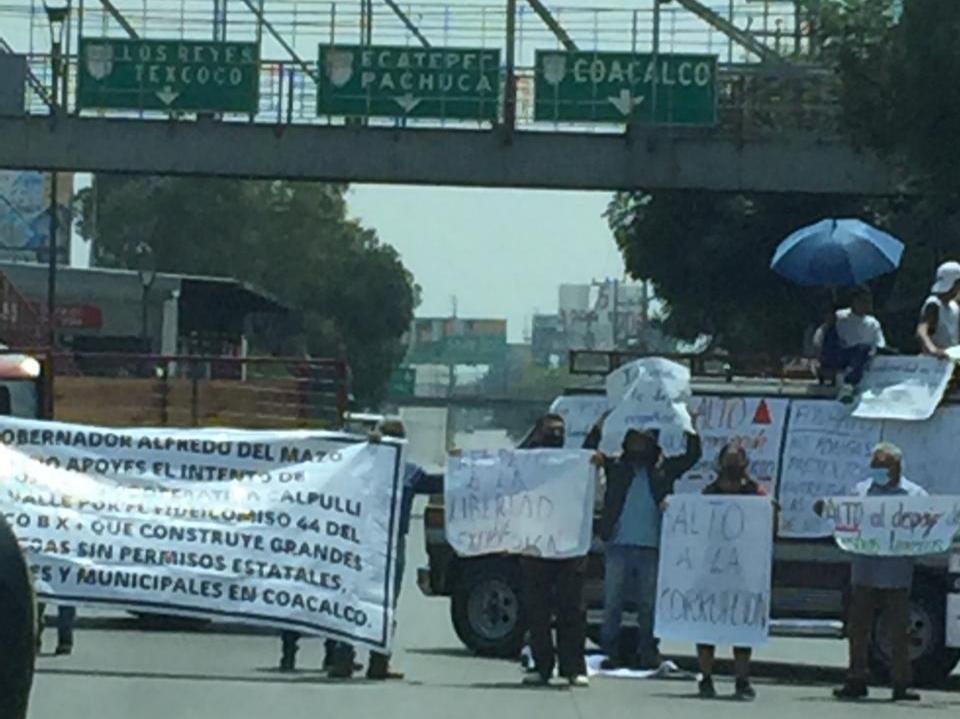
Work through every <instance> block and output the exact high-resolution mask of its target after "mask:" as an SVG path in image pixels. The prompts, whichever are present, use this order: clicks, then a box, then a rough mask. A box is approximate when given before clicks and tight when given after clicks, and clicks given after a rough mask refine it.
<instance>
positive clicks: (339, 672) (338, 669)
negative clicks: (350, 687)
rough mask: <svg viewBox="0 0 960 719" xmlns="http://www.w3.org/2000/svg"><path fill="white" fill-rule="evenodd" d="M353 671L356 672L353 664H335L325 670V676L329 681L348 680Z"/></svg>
mask: <svg viewBox="0 0 960 719" xmlns="http://www.w3.org/2000/svg"><path fill="white" fill-rule="evenodd" d="M361 668H362V667H361ZM354 671H356V665H355V664H354V663H353V662H350V663H348V664H342V663H339V662H337V663H336V664H334V665H333V666H332V667H330V668H329V669H328V670H327V676H328V677H330V678H331V679H350V678H351V677H353V672H354Z"/></svg>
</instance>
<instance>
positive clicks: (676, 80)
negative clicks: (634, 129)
mask: <svg viewBox="0 0 960 719" xmlns="http://www.w3.org/2000/svg"><path fill="white" fill-rule="evenodd" d="M535 64H536V81H535V83H534V117H535V119H536V120H537V121H539V122H544V121H549V122H615V123H628V122H639V123H656V124H670V125H712V124H714V123H715V122H716V117H717V58H716V56H714V55H659V56H656V57H654V56H653V55H651V54H634V53H620V52H563V51H538V52H537V53H536V61H535Z"/></svg>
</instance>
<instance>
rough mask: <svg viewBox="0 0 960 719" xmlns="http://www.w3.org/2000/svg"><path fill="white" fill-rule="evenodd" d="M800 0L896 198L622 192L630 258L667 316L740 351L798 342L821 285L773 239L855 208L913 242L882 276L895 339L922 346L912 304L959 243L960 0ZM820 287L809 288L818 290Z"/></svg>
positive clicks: (847, 119)
mask: <svg viewBox="0 0 960 719" xmlns="http://www.w3.org/2000/svg"><path fill="white" fill-rule="evenodd" d="M894 4H895V3H894V0H801V5H802V10H803V11H804V12H805V14H806V17H807V19H808V20H809V21H810V24H811V28H812V38H813V46H814V47H813V49H812V52H813V55H814V59H815V60H817V61H819V62H821V63H824V64H827V65H829V66H832V67H834V68H836V70H837V73H838V77H839V80H840V101H841V105H842V130H843V131H844V132H845V134H846V136H847V139H849V140H850V141H852V142H853V143H854V144H855V145H859V146H867V147H870V148H871V149H873V150H875V151H878V152H879V153H880V154H881V155H882V156H883V157H884V158H885V159H886V161H887V162H888V163H890V164H891V166H893V167H894V168H895V169H896V170H898V171H899V176H900V177H901V178H902V180H903V185H904V188H905V190H909V192H906V193H905V194H904V196H903V197H895V198H873V199H868V198H835V197H833V198H831V197H815V196H795V195H782V196H776V195H720V194H712V193H706V192H689V193H669V192H656V193H651V192H644V191H638V192H634V193H621V194H619V195H617V196H616V197H615V198H614V200H613V201H612V202H611V204H610V208H609V212H608V219H609V221H610V226H611V228H612V229H613V231H614V235H615V238H616V241H617V244H618V246H619V248H620V250H621V252H622V253H623V257H624V262H625V264H626V267H627V270H628V271H629V272H630V273H631V274H632V275H633V276H635V277H638V278H645V279H650V280H652V281H653V283H654V285H655V287H656V289H657V292H658V294H659V296H660V297H661V298H663V299H664V300H665V301H666V302H667V305H668V316H667V318H666V323H665V324H666V328H667V329H668V330H669V331H670V332H672V333H674V334H676V335H677V336H679V337H682V338H685V339H692V338H693V337H694V336H695V335H696V334H698V333H699V332H706V333H708V334H710V335H711V336H712V338H713V340H714V344H715V345H721V346H724V347H725V348H727V349H730V350H732V351H737V352H750V351H759V350H768V351H771V352H772V353H774V354H778V353H779V354H789V353H792V352H794V351H796V350H797V349H799V346H800V340H801V337H802V336H803V329H804V328H805V327H807V326H809V325H810V324H811V323H814V322H816V321H818V320H819V319H820V315H821V313H822V312H823V309H824V305H825V299H826V298H824V297H823V296H822V295H820V296H819V297H818V295H817V293H814V292H812V291H810V290H804V289H802V288H796V287H792V286H790V285H789V284H788V283H786V282H785V281H783V280H781V279H780V278H778V277H777V276H776V275H775V274H773V273H772V272H770V270H769V267H768V263H769V260H770V257H771V256H772V253H773V251H774V248H775V247H776V245H777V243H778V242H779V241H780V240H781V239H783V238H784V237H786V236H787V235H788V234H789V233H790V232H791V231H793V230H795V229H797V228H798V227H801V226H803V225H805V224H808V223H810V222H814V221H816V220H818V219H821V218H823V217H838V216H854V217H860V218H861V219H864V220H866V221H867V222H871V223H873V224H875V225H877V226H879V227H882V228H884V229H887V230H888V231H890V232H891V233H892V234H894V235H895V236H897V237H900V238H901V239H903V240H904V242H905V243H906V245H907V249H906V252H905V254H904V260H903V265H902V267H901V269H900V271H899V272H898V273H897V274H896V275H892V276H888V277H886V278H883V279H882V280H880V281H879V282H877V283H875V285H876V286H875V290H878V294H879V299H880V300H881V302H880V303H879V304H880V310H881V312H880V314H881V318H882V319H883V320H884V323H885V325H886V326H887V329H888V335H889V336H890V337H891V338H892V340H893V342H894V344H895V345H896V346H898V347H900V348H901V349H903V350H907V351H909V350H913V349H914V348H915V345H914V342H913V330H914V327H915V322H916V316H917V314H916V313H917V311H918V308H919V306H920V302H921V300H922V298H923V296H924V295H925V294H926V292H927V291H928V289H929V284H930V280H931V278H932V275H933V270H934V268H935V267H936V265H937V264H938V263H939V262H940V261H942V260H943V259H945V258H948V257H949V258H956V257H958V256H960V213H958V211H960V142H958V141H957V140H955V138H954V135H955V134H956V133H955V132H954V131H953V126H954V125H955V118H956V117H958V116H960V87H958V86H957V84H956V83H953V82H951V81H950V78H952V77H957V76H960V2H942V0H906V4H905V7H904V13H903V16H902V18H901V19H900V20H899V22H897V18H896V16H895V13H894V12H893V7H894ZM812 300H813V301H812Z"/></svg>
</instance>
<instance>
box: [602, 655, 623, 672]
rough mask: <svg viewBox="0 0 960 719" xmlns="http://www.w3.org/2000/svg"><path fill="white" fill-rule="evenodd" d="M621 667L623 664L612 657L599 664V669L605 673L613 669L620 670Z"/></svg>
mask: <svg viewBox="0 0 960 719" xmlns="http://www.w3.org/2000/svg"><path fill="white" fill-rule="evenodd" d="M622 667H623V664H622V663H621V662H620V660H619V659H616V658H614V657H608V658H607V659H604V660H603V661H602V662H600V668H601V669H603V670H605V671H613V670H614V669H620V668H622Z"/></svg>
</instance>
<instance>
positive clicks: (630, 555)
mask: <svg viewBox="0 0 960 719" xmlns="http://www.w3.org/2000/svg"><path fill="white" fill-rule="evenodd" d="M686 440H687V448H686V452H685V453H684V454H683V455H682V456H680V457H670V458H666V459H664V458H663V452H662V450H661V448H660V446H659V444H657V435H656V434H655V433H654V432H652V431H638V430H635V429H631V430H629V431H628V432H627V433H626V435H625V436H624V439H623V454H622V455H621V456H620V457H619V458H618V459H615V460H613V459H605V460H604V474H605V475H606V482H607V485H606V490H605V493H604V500H603V513H602V515H601V518H600V539H602V540H603V541H604V542H605V543H606V544H605V546H604V587H603V590H604V591H603V599H604V606H603V628H602V629H601V632H600V643H601V646H602V648H603V650H604V651H605V652H606V654H607V660H606V661H605V662H604V665H603V666H604V668H605V669H608V668H616V667H618V666H621V665H622V664H623V663H624V660H626V659H627V658H626V657H623V656H621V655H622V652H621V650H620V628H621V623H622V620H623V609H624V605H625V604H626V603H627V601H630V600H632V601H633V602H634V603H635V604H636V606H637V622H638V624H639V635H640V636H639V639H640V644H639V647H638V650H637V657H636V661H634V662H631V663H632V664H633V665H635V666H636V667H638V668H641V669H655V668H657V667H658V666H659V664H660V658H659V651H658V648H657V642H656V640H655V639H654V636H653V618H654V611H655V607H656V599H657V567H658V563H659V556H660V504H661V503H662V502H663V500H664V499H665V498H666V497H667V495H669V494H670V493H671V492H672V491H673V484H674V482H676V480H677V479H678V478H679V477H680V476H681V475H682V474H683V473H684V472H686V471H688V470H689V469H690V468H691V467H693V465H695V464H696V463H697V461H699V459H700V456H701V449H700V439H699V437H697V436H696V435H694V434H688V435H687V437H686ZM630 588H632V591H630Z"/></svg>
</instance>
